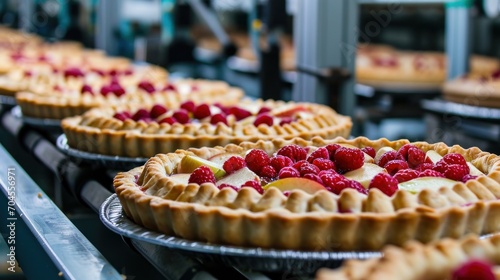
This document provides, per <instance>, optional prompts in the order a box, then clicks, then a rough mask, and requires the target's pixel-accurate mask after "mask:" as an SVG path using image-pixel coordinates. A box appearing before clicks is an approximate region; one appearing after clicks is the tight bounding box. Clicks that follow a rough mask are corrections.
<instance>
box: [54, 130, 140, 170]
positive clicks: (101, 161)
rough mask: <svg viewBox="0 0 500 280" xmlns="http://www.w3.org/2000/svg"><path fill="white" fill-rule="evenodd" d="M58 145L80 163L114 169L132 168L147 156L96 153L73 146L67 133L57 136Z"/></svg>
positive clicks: (74, 160)
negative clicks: (69, 143)
mask: <svg viewBox="0 0 500 280" xmlns="http://www.w3.org/2000/svg"><path fill="white" fill-rule="evenodd" d="M56 146H57V148H58V149H59V150H61V151H62V152H63V153H64V154H66V155H67V156H68V157H69V158H70V159H71V160H72V161H73V162H75V163H76V164H78V165H82V164H83V165H85V164H86V165H90V166H92V167H102V168H107V169H112V170H130V169H132V168H135V167H138V166H141V165H144V163H146V161H147V160H148V159H147V158H142V157H122V156H110V155H101V154H94V153H89V152H84V151H80V150H77V149H74V148H71V147H70V146H69V145H68V139H67V138H66V135H65V134H61V135H59V136H58V137H57V140H56Z"/></svg>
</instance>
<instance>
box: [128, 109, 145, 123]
mask: <svg viewBox="0 0 500 280" xmlns="http://www.w3.org/2000/svg"><path fill="white" fill-rule="evenodd" d="M146 118H149V112H148V110H146V109H139V111H137V112H135V114H134V115H133V116H132V119H133V120H134V121H136V122H137V121H139V120H142V119H146Z"/></svg>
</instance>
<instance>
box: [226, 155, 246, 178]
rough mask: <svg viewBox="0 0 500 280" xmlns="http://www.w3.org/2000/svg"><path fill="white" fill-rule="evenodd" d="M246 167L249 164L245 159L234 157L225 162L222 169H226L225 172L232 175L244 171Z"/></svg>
mask: <svg viewBox="0 0 500 280" xmlns="http://www.w3.org/2000/svg"><path fill="white" fill-rule="evenodd" d="M245 166H247V164H246V162H245V159H244V158H242V157H239V156H232V157H230V158H229V159H228V160H226V161H225V162H224V165H223V166H222V168H224V171H226V173H227V174H231V173H233V172H235V171H236V170H240V169H242V168H243V167H245Z"/></svg>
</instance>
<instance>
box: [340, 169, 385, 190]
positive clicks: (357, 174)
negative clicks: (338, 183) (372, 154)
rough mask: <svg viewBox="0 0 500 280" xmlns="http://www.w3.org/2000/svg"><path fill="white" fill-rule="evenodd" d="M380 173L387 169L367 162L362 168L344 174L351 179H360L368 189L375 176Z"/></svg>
mask: <svg viewBox="0 0 500 280" xmlns="http://www.w3.org/2000/svg"><path fill="white" fill-rule="evenodd" d="M379 173H387V170H385V168H382V167H380V166H378V165H376V164H374V163H365V164H364V165H363V166H362V167H361V168H358V169H355V170H352V171H349V172H347V173H345V174H344V176H345V177H346V178H348V179H350V180H355V181H358V182H359V183H361V185H363V187H364V188H365V189H368V187H369V186H370V182H371V180H372V179H373V177H375V175H377V174H379Z"/></svg>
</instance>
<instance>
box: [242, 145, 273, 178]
mask: <svg viewBox="0 0 500 280" xmlns="http://www.w3.org/2000/svg"><path fill="white" fill-rule="evenodd" d="M245 162H246V163H247V167H248V168H250V170H252V171H253V172H255V173H257V174H259V171H260V170H261V169H262V168H263V167H264V166H267V165H269V163H270V162H271V160H270V159H269V156H268V155H267V154H266V152H264V151H263V150H258V149H253V150H250V152H249V153H248V154H247V155H246V156H245Z"/></svg>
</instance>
